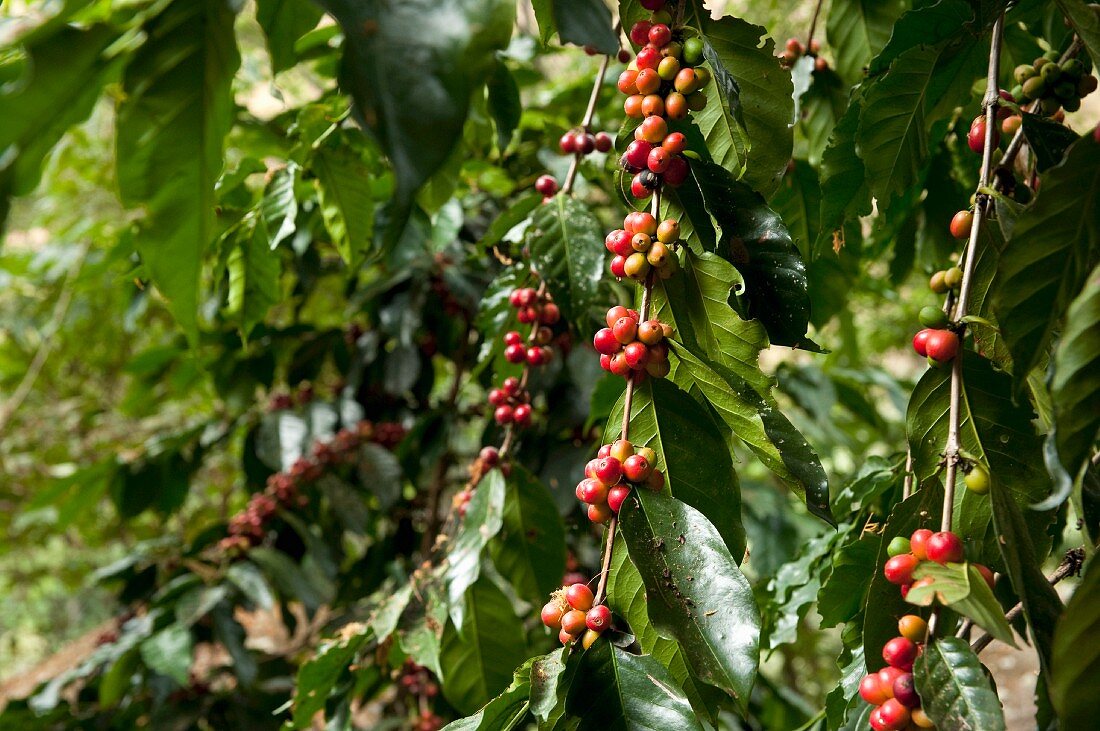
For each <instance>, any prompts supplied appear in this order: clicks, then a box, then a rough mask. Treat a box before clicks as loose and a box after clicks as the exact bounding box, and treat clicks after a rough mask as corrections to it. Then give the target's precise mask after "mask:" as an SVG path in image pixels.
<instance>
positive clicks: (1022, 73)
mask: <svg viewBox="0 0 1100 731" xmlns="http://www.w3.org/2000/svg"><path fill="white" fill-rule="evenodd" d="M1034 75H1035V67H1034V66H1032V65H1030V64H1026V63H1024V64H1020V65H1019V66H1017V67H1016V69H1015V70H1014V71H1013V72H1012V78H1014V79H1016V83H1017V84H1023V83H1024V82H1025V81H1027V80H1028V79H1030V78H1031V77H1032V76H1034Z"/></svg>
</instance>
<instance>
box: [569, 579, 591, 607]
mask: <svg viewBox="0 0 1100 731" xmlns="http://www.w3.org/2000/svg"><path fill="white" fill-rule="evenodd" d="M565 600H566V601H567V602H569V606H571V607H573V608H574V609H579V610H580V611H582V612H587V611H588V610H589V609H591V608H592V604H593V603H594V602H595V601H596V597H595V596H594V595H593V594H592V590H591V589H589V588H588V584H573V585H571V586H570V587H569V588H567V589H566V590H565Z"/></svg>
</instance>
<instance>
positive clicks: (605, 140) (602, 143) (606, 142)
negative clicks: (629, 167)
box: [596, 132, 615, 152]
mask: <svg viewBox="0 0 1100 731" xmlns="http://www.w3.org/2000/svg"><path fill="white" fill-rule="evenodd" d="M614 146H615V140H613V139H611V135H609V134H607V133H606V132H597V133H596V151H597V152H610V151H611V148H612V147H614Z"/></svg>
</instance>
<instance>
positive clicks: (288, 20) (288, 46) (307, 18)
mask: <svg viewBox="0 0 1100 731" xmlns="http://www.w3.org/2000/svg"><path fill="white" fill-rule="evenodd" d="M321 15H323V12H322V11H321V9H320V8H319V7H317V5H316V4H315V3H313V2H310V0H257V2H256V20H257V21H258V22H259V24H260V27H261V28H263V29H264V35H265V37H266V38H267V51H268V53H270V54H271V70H272V71H274V72H275V73H279V72H280V71H283V70H284V69H288V68H290V67H291V66H293V65H294V64H296V63H297V62H298V54H296V53H295V52H294V44H295V43H297V41H298V39H299V38H301V37H302V36H304V35H305V34H306V33H308V32H309V31H311V30H313V29H314V28H316V27H317V21H319V20H320V19H321Z"/></svg>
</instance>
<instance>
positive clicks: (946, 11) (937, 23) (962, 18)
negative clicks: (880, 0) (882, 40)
mask: <svg viewBox="0 0 1100 731" xmlns="http://www.w3.org/2000/svg"><path fill="white" fill-rule="evenodd" d="M906 4H907V5H908V4H911V5H915V6H916V7H913V8H910V9H907V10H906V11H905V12H904V13H903V14H902V15H901V16H900V17H899V18H897V22H895V23H894V27H893V28H892V29H891V31H890V33H889V40H888V41H887V42H886V44H885V45H884V46H882V50H881V51H880V52H879V53H877V54H876V55H875V57H874V58H873V59H872V60H871V64H870V67H869V68H868V72H869V73H870V75H871V76H879V75H881V74H882V73H883V72H885V71H886V70H887V69H889V68H890V65H891V64H893V63H894V61H896V60H897V59H898V57H899V56H901V54H903V53H905V52H906V51H908V50H911V49H913V48H917V47H918V46H934V45H937V44H939V43H943V42H944V41H957V40H959V39H960V38H962V37H963V36H964V35H970V34H973V33H974V29H973V27H972V23H973V21H974V7H973V6H974V4H975V3H974V2H970V0H937V2H931V3H906Z"/></svg>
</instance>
